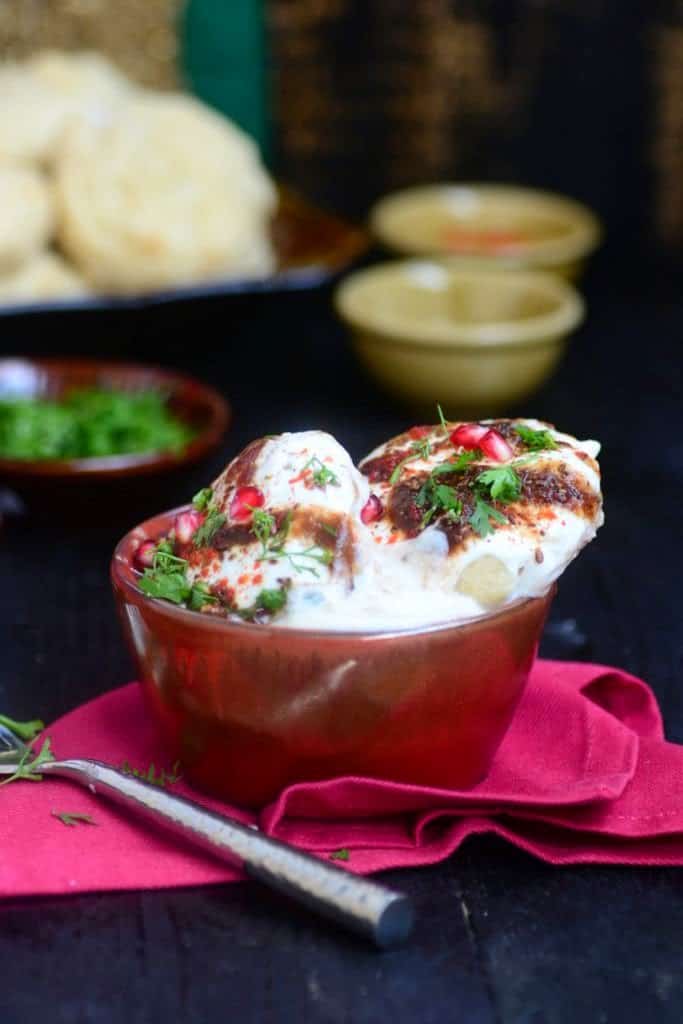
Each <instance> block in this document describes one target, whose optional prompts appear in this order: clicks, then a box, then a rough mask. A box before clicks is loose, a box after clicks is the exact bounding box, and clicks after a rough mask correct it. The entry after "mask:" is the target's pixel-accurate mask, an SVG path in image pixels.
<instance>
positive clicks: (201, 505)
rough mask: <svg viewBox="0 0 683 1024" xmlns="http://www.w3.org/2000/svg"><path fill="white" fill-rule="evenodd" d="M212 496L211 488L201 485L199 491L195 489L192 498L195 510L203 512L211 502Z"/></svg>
mask: <svg viewBox="0 0 683 1024" xmlns="http://www.w3.org/2000/svg"><path fill="white" fill-rule="evenodd" d="M212 498H213V491H212V490H211V488H210V487H202V489H201V491H197V493H196V494H195V496H194V498H193V499H192V504H193V506H194V507H195V508H196V510H197V512H205V511H206V509H207V508H208V507H209V505H210V504H211V499H212Z"/></svg>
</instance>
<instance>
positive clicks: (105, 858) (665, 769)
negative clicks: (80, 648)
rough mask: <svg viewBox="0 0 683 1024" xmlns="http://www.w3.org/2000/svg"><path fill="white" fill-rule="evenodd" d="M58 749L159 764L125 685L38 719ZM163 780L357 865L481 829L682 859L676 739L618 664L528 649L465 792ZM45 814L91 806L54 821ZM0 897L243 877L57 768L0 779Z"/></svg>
mask: <svg viewBox="0 0 683 1024" xmlns="http://www.w3.org/2000/svg"><path fill="white" fill-rule="evenodd" d="M46 735H49V736H50V738H51V740H52V746H53V750H54V752H55V754H56V755H57V756H58V757H71V756H82V757H96V758H98V759H99V760H102V761H108V762H110V763H111V764H114V765H120V764H121V763H122V762H123V761H128V762H129V763H130V765H132V766H133V767H136V768H139V769H146V768H147V767H148V765H149V764H150V762H154V764H155V765H156V767H157V768H160V767H162V766H163V767H167V768H168V767H170V766H169V764H168V758H167V757H166V755H165V754H164V752H163V749H162V748H161V747H160V745H159V741H158V739H157V737H156V733H155V731H154V728H153V725H152V723H151V722H150V720H149V718H148V716H147V714H146V712H145V710H144V706H143V703H142V695H141V691H140V687H139V686H138V684H136V683H132V684H130V685H129V686H124V687H122V688H121V689H118V690H114V691H112V692H111V693H107V694H105V695H104V696H102V697H98V698H97V699H96V700H93V701H91V702H90V703H88V704H85V705H83V706H82V707H80V708H77V709H76V710H75V711H72V712H71V713H70V714H68V715H65V716H64V717H63V718H61V719H59V720H58V721H57V722H55V723H54V725H52V726H51V727H50V728H49V729H48V730H46ZM170 788H171V789H172V791H174V792H178V793H186V794H189V795H192V796H193V797H195V798H196V799H197V800H200V801H201V802H202V803H204V804H206V805H207V806H210V807H213V808H215V809H217V810H222V811H224V812H226V813H228V814H232V815H234V816H235V817H237V818H239V819H240V820H242V821H254V820H257V821H258V823H259V824H260V826H261V827H262V828H263V829H265V830H266V831H267V832H270V833H272V834H274V835H276V836H279V837H280V838H282V839H285V840H287V841H289V842H291V843H295V844H297V845H298V846H301V847H304V848H306V849H308V850H312V851H314V852H316V853H318V854H320V855H321V856H329V854H330V853H331V852H332V851H335V850H339V849H340V848H344V849H345V850H348V851H349V858H348V861H345V862H344V864H345V866H346V867H348V868H349V869H350V870H352V871H357V872H359V873H367V872H371V871H379V870H381V869H383V868H396V867H404V866H415V865H420V864H431V863H434V862H436V861H439V860H443V859H444V858H445V857H448V856H449V855H450V854H451V853H453V851H454V850H456V849H457V848H458V846H459V845H460V843H461V842H462V841H463V840H464V839H465V838H466V837H467V836H468V835H471V834H473V833H478V832H492V833H495V834H497V835H500V836H503V837H504V838H506V839H508V840H509V841H510V842H512V843H514V844H515V845H516V846H519V847H522V848H523V849H525V850H528V851H529V852H530V853H532V854H534V855H536V856H537V857H540V858H542V859H543V860H545V861H548V862H550V863H552V864H576V863H608V864H683V800H681V796H680V794H681V791H682V789H683V746H677V745H675V744H672V743H667V742H666V741H665V740H664V734H663V730H662V721H661V716H660V713H659V709H658V707H657V703H656V701H655V698H654V696H653V694H652V692H651V690H650V689H649V688H648V687H647V686H646V685H645V683H643V682H641V681H640V680H639V679H636V678H634V677H633V676H630V675H628V674H627V673H625V672H622V671H620V670H619V669H614V668H608V667H605V666H601V665H583V664H572V663H565V662H553V661H538V662H537V663H536V665H535V666H534V669H533V672H532V675H531V679H530V681H529V684H528V686H527V689H526V692H525V694H524V697H523V699H522V701H521V704H520V706H519V708H518V710H517V713H516V715H515V718H514V721H513V723H512V725H511V727H510V729H509V731H508V734H507V736H506V737H505V739H504V741H503V743H502V745H501V747H500V749H499V751H498V754H497V756H496V759H495V761H494V764H493V766H492V769H491V771H490V773H489V775H488V777H487V778H486V779H485V780H484V781H483V782H481V783H480V784H479V785H477V786H475V787H474V788H472V789H470V790H467V791H455V790H443V789H435V788H430V787H425V786H409V785H403V784H397V783H390V782H383V781H379V780H376V779H362V778H339V779H332V780H330V781H327V782H318V783H300V784H298V785H295V786H291V787H290V788H289V789H287V790H286V791H285V792H283V793H282V795H281V796H280V797H279V799H278V800H277V801H276V802H275V803H273V804H271V805H270V806H269V807H266V808H265V809H264V810H263V812H262V813H261V814H260V815H256V816H255V815H253V814H250V813H248V812H245V811H243V810H240V809H238V808H234V807H229V806H227V805H225V804H221V803H219V802H217V801H212V800H210V799H208V798H207V797H205V796H203V795H202V794H200V793H196V792H194V791H192V790H191V789H190V788H189V787H188V786H186V785H185V784H184V783H183V782H182V781H180V782H177V783H174V784H173V785H172V786H171V787H170ZM52 812H58V813H62V812H68V813H74V812H76V813H81V814H89V815H91V817H92V818H93V819H94V821H95V822H97V824H96V825H94V826H93V825H85V824H81V825H77V826H74V827H67V826H65V825H63V824H62V823H61V822H60V821H59V820H58V818H56V817H55V816H54V815H53V813H52ZM0 849H2V858H1V859H0V896H4V897H13V896H20V895H37V894H56V893H65V892H93V891H103V890H121V889H155V888H166V887H173V886H187V885H205V884H209V883H216V882H225V881H232V880H234V879H237V878H240V877H241V876H240V874H239V873H238V872H237V871H234V870H232V869H230V868H229V867H227V866H226V865H225V864H223V863H221V862H220V861H217V860H214V859H212V858H211V857H210V856H208V855H207V854H205V853H201V852H193V851H192V850H190V849H188V848H187V847H181V845H180V844H178V842H177V841H175V840H173V839H172V838H170V837H168V836H166V835H165V834H164V833H163V832H162V831H155V830H153V829H151V828H150V827H149V826H146V825H144V824H141V823H139V822H137V821H136V820H135V819H134V818H133V817H132V816H129V815H125V814H123V813H121V812H120V811H118V810H117V809H116V808H115V807H114V806H113V805H110V804H108V803H107V802H106V801H105V800H103V799H100V798H96V797H93V796H92V795H91V794H90V793H89V792H88V791H87V790H83V789H80V788H79V787H78V786H75V785H74V784H73V783H68V782H65V781H60V780H58V779H50V780H48V779H45V780H44V781H43V782H40V783H32V782H22V783H14V784H12V785H8V786H6V787H2V788H0Z"/></svg>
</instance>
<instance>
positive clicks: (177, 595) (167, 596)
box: [139, 569, 192, 604]
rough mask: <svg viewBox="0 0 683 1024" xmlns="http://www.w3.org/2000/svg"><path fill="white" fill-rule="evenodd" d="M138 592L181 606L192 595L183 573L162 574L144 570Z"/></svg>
mask: <svg viewBox="0 0 683 1024" xmlns="http://www.w3.org/2000/svg"><path fill="white" fill-rule="evenodd" d="M139 587H140V590H141V591H142V593H143V594H146V595H147V597H161V598H163V599H164V601H170V602H171V604H183V603H184V602H185V601H187V599H188V597H189V596H190V594H191V593H192V587H191V586H190V584H189V583H188V581H187V577H186V575H185V572H184V571H183V572H163V571H161V570H156V569H145V572H144V573H143V575H142V578H141V579H140V582H139Z"/></svg>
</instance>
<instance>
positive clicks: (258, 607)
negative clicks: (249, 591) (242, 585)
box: [237, 587, 287, 622]
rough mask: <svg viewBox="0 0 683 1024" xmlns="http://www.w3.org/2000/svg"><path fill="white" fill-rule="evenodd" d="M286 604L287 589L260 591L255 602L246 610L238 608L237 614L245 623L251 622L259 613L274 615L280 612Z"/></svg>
mask: <svg viewBox="0 0 683 1024" xmlns="http://www.w3.org/2000/svg"><path fill="white" fill-rule="evenodd" d="M286 604H287V588H286V587H279V588H278V589H273V590H262V591H260V593H259V594H258V595H257V597H256V600H255V601H254V603H253V604H252V605H250V606H249V607H248V608H240V609H239V611H238V612H237V614H238V615H239V616H240V618H242V619H245V620H246V621H247V622H253V620H254V619H255V618H256V616H257V615H258V614H259V612H267V613H268V614H269V615H275V614H277V612H280V611H282V609H283V608H284V606H285V605H286Z"/></svg>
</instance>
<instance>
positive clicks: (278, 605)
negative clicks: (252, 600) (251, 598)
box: [256, 587, 287, 613]
mask: <svg viewBox="0 0 683 1024" xmlns="http://www.w3.org/2000/svg"><path fill="white" fill-rule="evenodd" d="M286 604H287V591H286V590H285V588H284V587H280V588H279V590H262V591H261V593H260V594H259V595H258V597H257V598H256V606H257V607H258V608H263V609H264V610H265V611H267V612H273V613H275V612H279V611H282V609H283V608H284V606H285V605H286Z"/></svg>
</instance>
